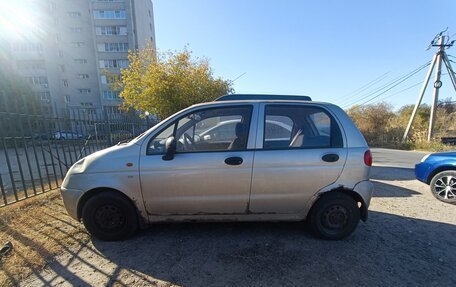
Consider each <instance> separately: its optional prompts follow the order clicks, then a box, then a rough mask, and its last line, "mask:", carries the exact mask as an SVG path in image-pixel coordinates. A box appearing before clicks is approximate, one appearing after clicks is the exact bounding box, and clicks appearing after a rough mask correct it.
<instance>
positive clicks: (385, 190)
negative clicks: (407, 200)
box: [372, 181, 421, 197]
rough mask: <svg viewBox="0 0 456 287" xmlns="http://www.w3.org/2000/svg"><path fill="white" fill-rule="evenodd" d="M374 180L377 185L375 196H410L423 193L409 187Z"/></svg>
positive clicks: (375, 185)
mask: <svg viewBox="0 0 456 287" xmlns="http://www.w3.org/2000/svg"><path fill="white" fill-rule="evenodd" d="M372 182H373V183H374V187H375V189H374V195H373V196H374V197H409V196H415V195H421V193H419V192H417V191H415V190H412V189H409V188H405V187H401V186H397V185H391V184H387V183H384V182H380V181H372Z"/></svg>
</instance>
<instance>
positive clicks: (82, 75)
mask: <svg viewBox="0 0 456 287" xmlns="http://www.w3.org/2000/svg"><path fill="white" fill-rule="evenodd" d="M78 78H79V79H88V78H89V74H78Z"/></svg>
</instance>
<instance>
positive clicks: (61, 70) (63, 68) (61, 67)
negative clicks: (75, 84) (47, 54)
mask: <svg viewBox="0 0 456 287" xmlns="http://www.w3.org/2000/svg"><path fill="white" fill-rule="evenodd" d="M59 66H60V72H62V73H63V72H65V65H59Z"/></svg>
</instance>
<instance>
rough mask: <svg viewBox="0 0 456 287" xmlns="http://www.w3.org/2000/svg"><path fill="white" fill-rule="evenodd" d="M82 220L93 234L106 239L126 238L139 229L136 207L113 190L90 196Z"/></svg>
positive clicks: (83, 209)
mask: <svg viewBox="0 0 456 287" xmlns="http://www.w3.org/2000/svg"><path fill="white" fill-rule="evenodd" d="M82 222H83V223H84V226H85V228H86V229H87V230H88V231H89V233H90V234H91V235H92V236H94V237H96V238H98V239H100V240H104V241H115V240H124V239H127V238H130V237H131V236H133V234H134V233H135V232H136V231H137V230H138V215H137V213H136V207H135V206H134V205H133V204H132V203H131V201H129V200H128V199H127V198H126V197H125V196H124V195H122V194H120V193H118V192H113V191H101V192H99V193H96V194H95V195H93V196H92V197H91V198H89V199H88V200H87V202H86V203H85V204H84V206H83V208H82Z"/></svg>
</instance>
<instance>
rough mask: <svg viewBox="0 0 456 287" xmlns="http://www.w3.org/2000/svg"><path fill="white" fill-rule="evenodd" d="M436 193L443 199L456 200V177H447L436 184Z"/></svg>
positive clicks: (441, 178)
mask: <svg viewBox="0 0 456 287" xmlns="http://www.w3.org/2000/svg"><path fill="white" fill-rule="evenodd" d="M434 193H435V194H436V195H437V196H438V197H440V198H442V199H446V200H448V199H450V200H451V199H456V177H454V176H452V175H445V176H442V177H440V178H438V179H437V180H436V181H435V183H434Z"/></svg>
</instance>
